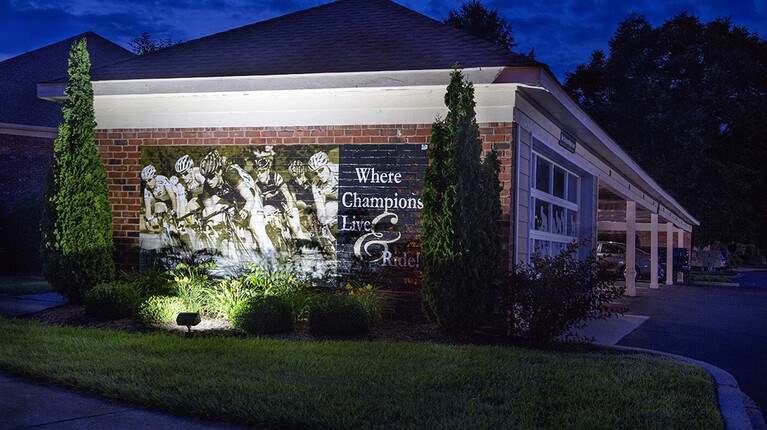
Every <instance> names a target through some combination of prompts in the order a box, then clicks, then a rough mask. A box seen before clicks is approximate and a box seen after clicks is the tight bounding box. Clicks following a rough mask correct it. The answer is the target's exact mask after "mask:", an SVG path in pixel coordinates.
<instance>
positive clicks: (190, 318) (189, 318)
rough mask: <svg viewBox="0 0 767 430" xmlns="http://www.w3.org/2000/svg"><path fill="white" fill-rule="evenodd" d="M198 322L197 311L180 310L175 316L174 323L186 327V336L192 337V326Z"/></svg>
mask: <svg viewBox="0 0 767 430" xmlns="http://www.w3.org/2000/svg"><path fill="white" fill-rule="evenodd" d="M199 323H200V313H199V312H181V313H179V314H178V316H177V317H176V324H178V325H180V326H185V327H186V329H187V332H186V337H192V326H195V325H197V324H199Z"/></svg>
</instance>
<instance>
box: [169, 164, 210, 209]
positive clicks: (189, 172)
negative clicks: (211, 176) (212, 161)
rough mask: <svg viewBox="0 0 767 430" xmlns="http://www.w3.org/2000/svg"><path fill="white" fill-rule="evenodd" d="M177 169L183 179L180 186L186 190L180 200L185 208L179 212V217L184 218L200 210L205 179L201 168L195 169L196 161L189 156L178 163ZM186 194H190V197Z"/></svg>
mask: <svg viewBox="0 0 767 430" xmlns="http://www.w3.org/2000/svg"><path fill="white" fill-rule="evenodd" d="M175 169H176V173H177V174H178V176H179V177H180V178H181V182H180V184H181V185H182V186H183V189H184V190H185V193H184V196H182V197H180V198H179V203H183V207H180V208H179V210H178V216H179V217H184V216H186V215H187V214H189V213H191V212H194V211H196V210H199V209H200V207H201V203H200V194H202V190H203V184H204V183H205V177H204V176H202V173H200V168H199V167H195V165H194V160H193V159H192V157H190V156H189V155H188V154H187V155H184V156H183V157H181V158H179V159H178V160H177V161H176V165H175ZM186 193H189V196H188V197H187V196H186Z"/></svg>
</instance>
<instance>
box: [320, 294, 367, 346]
mask: <svg viewBox="0 0 767 430" xmlns="http://www.w3.org/2000/svg"><path fill="white" fill-rule="evenodd" d="M309 330H310V331H311V332H312V334H314V335H317V336H341V337H349V336H356V335H360V334H364V333H367V332H368V331H369V330H370V316H369V315H368V313H367V312H366V311H365V308H363V307H362V305H361V304H360V302H359V301H357V300H355V299H354V298H353V297H349V296H339V295H321V296H316V297H314V298H313V299H312V301H311V302H310V304H309Z"/></svg>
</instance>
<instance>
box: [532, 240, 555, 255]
mask: <svg viewBox="0 0 767 430" xmlns="http://www.w3.org/2000/svg"><path fill="white" fill-rule="evenodd" d="M533 252H535V253H536V254H538V255H540V256H543V257H546V256H550V255H551V242H549V241H548V240H536V241H534V242H533Z"/></svg>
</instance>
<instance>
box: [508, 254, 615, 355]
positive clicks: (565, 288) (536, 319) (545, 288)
mask: <svg viewBox="0 0 767 430" xmlns="http://www.w3.org/2000/svg"><path fill="white" fill-rule="evenodd" d="M577 253H578V244H577V243H575V242H573V243H571V244H570V245H568V246H567V248H565V249H564V250H562V252H560V254H559V255H557V256H555V257H548V256H547V257H541V256H540V255H538V254H535V253H534V254H532V255H531V256H530V264H528V265H527V266H521V267H519V268H518V269H517V271H516V272H515V273H513V274H512V275H511V279H510V283H509V291H508V297H509V300H510V306H511V310H512V312H513V334H514V336H517V337H523V338H527V339H529V340H531V341H533V342H538V343H540V342H548V341H551V340H553V339H556V338H558V337H560V336H563V335H564V336H574V334H573V330H574V329H576V328H579V327H581V326H582V325H583V322H584V321H585V320H590V319H600V318H602V319H606V318H608V317H610V316H613V315H616V314H622V313H623V311H624V310H623V309H620V308H616V307H611V306H610V303H611V302H613V301H614V300H615V299H617V298H619V297H621V296H622V295H623V292H624V290H625V287H624V286H616V285H615V284H613V282H612V280H611V278H610V276H609V274H608V273H607V272H606V271H605V270H604V268H603V267H602V266H601V265H600V264H599V262H598V261H597V259H596V257H595V254H594V252H593V251H592V252H591V254H590V255H589V256H588V257H586V258H585V259H583V260H579V259H578V257H577Z"/></svg>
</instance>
